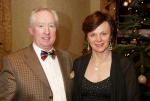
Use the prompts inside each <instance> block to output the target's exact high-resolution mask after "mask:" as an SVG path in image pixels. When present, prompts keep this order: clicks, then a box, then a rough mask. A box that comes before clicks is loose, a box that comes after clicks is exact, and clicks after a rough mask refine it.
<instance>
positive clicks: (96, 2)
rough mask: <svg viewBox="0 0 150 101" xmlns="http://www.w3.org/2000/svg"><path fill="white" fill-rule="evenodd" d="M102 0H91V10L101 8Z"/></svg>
mask: <svg viewBox="0 0 150 101" xmlns="http://www.w3.org/2000/svg"><path fill="white" fill-rule="evenodd" d="M101 2H104V1H102V0H90V12H91V13H93V12H95V11H96V10H100V3H101Z"/></svg>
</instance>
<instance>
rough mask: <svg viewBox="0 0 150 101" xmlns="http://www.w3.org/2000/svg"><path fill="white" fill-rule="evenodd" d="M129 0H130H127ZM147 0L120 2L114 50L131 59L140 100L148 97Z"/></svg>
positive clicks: (149, 28) (149, 34)
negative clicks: (135, 73) (138, 85)
mask: <svg viewBox="0 0 150 101" xmlns="http://www.w3.org/2000/svg"><path fill="white" fill-rule="evenodd" d="M129 1H130V0H129ZM146 2H148V1H147V0H132V1H131V2H127V1H122V2H120V3H121V4H122V5H123V6H120V8H119V17H118V22H117V25H118V39H117V46H116V47H115V50H116V51H118V52H120V53H121V54H123V55H125V56H127V57H129V58H131V59H133V61H134V62H135V69H136V71H137V78H138V81H139V84H140V85H141V92H142V97H143V98H142V101H145V100H149V99H150V14H149V13H150V8H149V7H146V6H145V4H146Z"/></svg>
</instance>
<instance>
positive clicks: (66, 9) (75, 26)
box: [12, 0, 90, 55]
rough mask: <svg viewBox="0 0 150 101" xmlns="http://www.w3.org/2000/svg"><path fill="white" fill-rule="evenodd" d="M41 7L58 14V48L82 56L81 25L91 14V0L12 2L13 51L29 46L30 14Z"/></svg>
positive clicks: (15, 0) (19, 0)
mask: <svg viewBox="0 0 150 101" xmlns="http://www.w3.org/2000/svg"><path fill="white" fill-rule="evenodd" d="M39 6H48V7H50V8H53V9H55V10H56V11H57V12H58V16H59V18H60V28H59V31H58V37H57V43H56V47H58V48H62V49H67V50H68V51H70V52H71V53H73V54H75V55H79V54H81V51H82V47H83V46H82V45H83V33H82V30H81V24H82V21H83V19H84V17H85V16H87V15H88V14H89V12H90V0H86V2H85V0H30V2H29V1H28V0H12V27H13V30H12V50H13V51H16V50H18V49H20V48H23V47H25V46H28V45H29V44H30V43H31V37H30V35H29V33H28V30H27V28H28V21H29V14H30V12H31V11H32V9H34V8H36V7H39Z"/></svg>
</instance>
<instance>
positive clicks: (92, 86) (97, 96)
mask: <svg viewBox="0 0 150 101" xmlns="http://www.w3.org/2000/svg"><path fill="white" fill-rule="evenodd" d="M110 88H111V82H110V78H107V79H105V80H102V81H100V82H97V83H94V82H91V81H89V80H88V79H86V78H85V77H84V79H83V80H82V85H81V89H82V90H81V96H82V101H110V91H111V90H110Z"/></svg>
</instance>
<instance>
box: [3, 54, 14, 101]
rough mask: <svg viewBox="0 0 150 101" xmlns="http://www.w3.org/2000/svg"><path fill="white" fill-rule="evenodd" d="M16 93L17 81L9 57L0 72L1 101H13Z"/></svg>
mask: <svg viewBox="0 0 150 101" xmlns="http://www.w3.org/2000/svg"><path fill="white" fill-rule="evenodd" d="M15 93H16V81H15V77H14V74H13V72H12V68H11V62H10V61H9V59H8V58H7V57H5V58H4V59H3V68H2V70H1V72H0V101H13V99H15V98H14V95H15Z"/></svg>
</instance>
